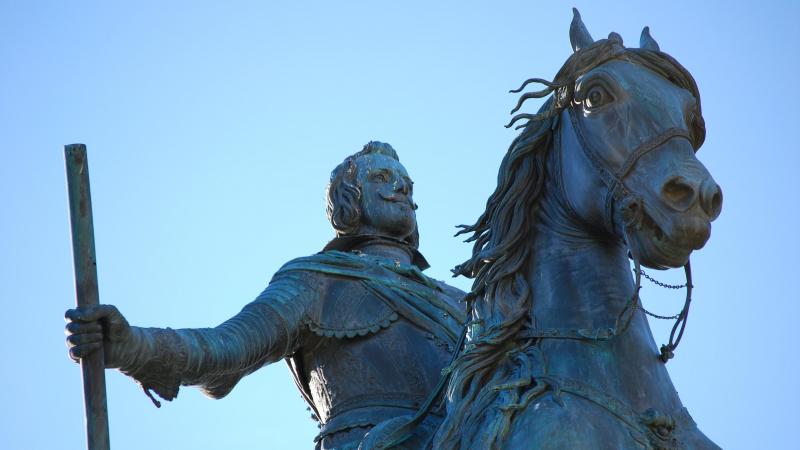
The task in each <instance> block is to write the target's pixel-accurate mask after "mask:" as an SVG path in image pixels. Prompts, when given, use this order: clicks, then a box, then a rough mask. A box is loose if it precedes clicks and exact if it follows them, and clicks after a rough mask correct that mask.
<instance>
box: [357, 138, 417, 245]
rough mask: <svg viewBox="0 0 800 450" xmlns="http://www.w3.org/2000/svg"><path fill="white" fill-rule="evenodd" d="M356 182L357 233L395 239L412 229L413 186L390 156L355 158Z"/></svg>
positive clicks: (410, 231) (404, 172)
mask: <svg viewBox="0 0 800 450" xmlns="http://www.w3.org/2000/svg"><path fill="white" fill-rule="evenodd" d="M356 164H357V166H358V172H357V175H356V181H357V182H358V184H359V185H360V186H361V229H360V230H359V233H361V234H381V235H386V236H391V237H395V238H399V239H404V238H406V237H408V236H409V235H410V234H411V233H412V232H413V231H414V229H415V228H416V225H417V216H416V213H415V212H414V210H415V209H416V207H415V205H414V201H413V199H412V197H411V196H412V193H413V183H412V181H411V178H410V177H409V176H408V172H406V169H405V167H403V165H402V164H400V162H399V161H397V160H396V159H393V158H391V157H388V156H385V155H380V154H370V155H364V156H361V157H359V158H358V161H357V163H356Z"/></svg>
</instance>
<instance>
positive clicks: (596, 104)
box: [512, 10, 722, 269]
mask: <svg viewBox="0 0 800 450" xmlns="http://www.w3.org/2000/svg"><path fill="white" fill-rule="evenodd" d="M570 40H571V41H572V46H573V49H574V50H575V53H574V54H573V55H572V57H570V58H569V60H568V61H567V62H566V63H565V65H564V67H563V68H562V69H561V70H560V71H559V74H558V75H557V76H556V79H555V80H554V81H553V82H551V83H548V84H549V86H548V88H547V89H545V91H539V92H535V93H531V94H525V95H523V96H522V98H521V99H520V102H519V104H518V105H517V108H515V110H516V109H519V107H520V106H521V105H522V103H523V102H524V101H525V100H527V99H528V98H535V97H538V96H540V95H542V94H543V93H545V92H547V93H550V92H553V95H554V101H552V102H550V103H549V104H546V105H545V107H544V108H543V109H544V111H540V114H538V115H535V116H534V115H528V114H520V115H518V116H516V117H515V119H514V120H512V123H514V121H515V120H516V119H521V118H527V119H529V121H528V123H527V126H525V128H526V130H525V131H523V133H522V135H525V134H527V133H531V132H533V133H536V132H537V131H540V127H539V126H538V125H539V124H538V123H536V122H538V121H541V120H543V119H545V118H548V117H549V120H551V121H552V122H553V123H552V124H551V127H550V128H551V129H554V130H555V131H553V133H555V134H556V136H554V140H553V141H554V142H556V143H558V144H557V145H556V146H557V147H560V149H558V148H556V149H554V150H555V152H557V153H558V155H557V156H556V158H555V159H556V160H555V161H552V159H551V161H552V162H554V163H556V164H559V165H560V168H559V170H558V171H557V172H560V180H558V181H559V183H560V184H561V185H563V193H564V195H563V197H564V198H563V203H564V206H565V208H567V209H568V210H569V211H570V212H571V213H572V214H574V215H575V216H576V217H577V218H578V219H579V220H580V221H581V222H583V223H586V224H589V225H591V226H592V227H594V228H596V229H600V230H602V231H604V232H607V233H612V234H615V235H616V236H618V237H619V238H621V239H623V240H625V242H626V243H627V245H628V246H629V247H630V250H631V253H632V254H633V255H634V256H638V257H640V258H641V262H642V264H644V265H646V266H648V267H653V268H658V269H662V268H667V267H680V266H683V265H685V264H686V263H687V261H688V259H689V255H690V253H691V252H692V251H693V250H696V249H699V248H701V247H703V245H704V244H705V243H706V241H707V240H708V238H709V236H710V229H711V225H710V224H711V222H712V221H713V220H714V219H716V218H717V216H719V213H720V210H721V207H722V191H721V190H720V188H719V186H718V185H717V183H716V182H715V181H714V179H713V178H712V177H711V175H710V174H709V172H708V170H707V169H706V168H705V166H703V164H702V163H700V161H698V159H697V158H696V156H695V152H696V151H697V150H698V149H699V148H700V146H701V145H702V143H703V140H704V137H705V126H704V122H703V118H702V114H701V109H700V96H699V93H698V91H697V87H696V85H695V82H694V80H693V79H692V77H691V75H690V74H689V73H688V72H687V71H686V69H684V68H683V67H682V66H681V65H680V64H679V63H678V62H677V61H675V60H674V59H673V58H672V57H670V56H669V55H667V54H665V53H663V52H661V51H660V49H659V46H658V44H657V43H656V42H655V40H654V39H653V38H652V37H651V36H650V31H649V29H648V28H647V27H645V29H644V30H643V31H642V35H641V39H640V48H635V49H628V48H625V47H624V46H623V44H622V38H621V37H620V36H619V35H618V34H616V33H611V34H610V35H609V37H608V39H602V40H599V41H597V42H595V41H593V40H592V38H591V36H590V35H589V33H588V31H587V30H586V27H585V26H584V25H583V22H582V21H581V18H580V15H579V14H578V12H577V10H575V16H574V18H573V22H572V25H571V27H570ZM529 81H543V80H535V79H534V80H529ZM523 87H524V85H523ZM520 90H521V89H520ZM598 192H603V193H604V194H603V195H598Z"/></svg>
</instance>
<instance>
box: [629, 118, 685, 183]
mask: <svg viewBox="0 0 800 450" xmlns="http://www.w3.org/2000/svg"><path fill="white" fill-rule="evenodd" d="M676 137H681V138H684V139H686V140H687V141H689V142H690V143H691V142H692V138H691V137H689V133H687V132H686V131H684V130H682V129H680V128H677V127H674V128H667V129H666V130H664V132H663V133H661V134H659V135H658V136H653V137H651V138H650V139H648V140H646V141H644V142H642V143H641V144H639V146H638V147H636V148H635V149H634V150H633V151H632V152H631V153H630V154H629V155H628V157H627V158H626V159H625V162H624V163H623V164H622V167H620V169H619V170H618V171H617V173H616V176H617V178H618V179H620V180H622V179H624V178H625V176H626V175H628V172H630V171H631V169H633V166H635V165H636V162H637V161H639V158H641V157H642V156H644V155H646V154H647V153H650V152H651V151H653V150H655V149H656V148H658V147H659V146H661V145H662V144H664V143H666V142H667V141H668V140H670V139H672V138H676Z"/></svg>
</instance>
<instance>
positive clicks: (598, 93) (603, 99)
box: [584, 86, 611, 109]
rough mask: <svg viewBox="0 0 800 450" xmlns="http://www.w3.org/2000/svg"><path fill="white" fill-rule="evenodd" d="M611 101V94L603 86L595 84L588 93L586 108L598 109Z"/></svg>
mask: <svg viewBox="0 0 800 450" xmlns="http://www.w3.org/2000/svg"><path fill="white" fill-rule="evenodd" d="M610 101H611V94H609V93H608V91H607V90H606V88H604V87H603V86H594V87H592V88H591V89H589V92H587V93H586V98H585V100H584V105H585V106H586V109H596V108H599V107H601V106H603V105H605V104H606V103H608V102H610Z"/></svg>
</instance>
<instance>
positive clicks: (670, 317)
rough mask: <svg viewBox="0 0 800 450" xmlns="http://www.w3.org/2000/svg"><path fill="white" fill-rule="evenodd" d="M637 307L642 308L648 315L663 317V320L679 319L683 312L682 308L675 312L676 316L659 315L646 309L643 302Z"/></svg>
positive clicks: (657, 317)
mask: <svg viewBox="0 0 800 450" xmlns="http://www.w3.org/2000/svg"><path fill="white" fill-rule="evenodd" d="M636 307H637V308H639V309H640V310H642V311H643V312H644V313H645V314H647V315H648V316H650V317H654V318H656V319H661V320H674V319H677V318H678V317H680V316H681V313H682V312H683V310H681V311H680V312H679V313H678V314H675V315H674V316H659V315H658V314H655V313H651V312H650V311H648V310H646V309H644V306H642V305H641V304H639V305H636Z"/></svg>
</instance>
